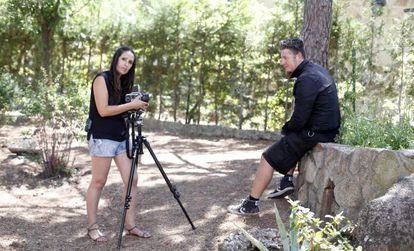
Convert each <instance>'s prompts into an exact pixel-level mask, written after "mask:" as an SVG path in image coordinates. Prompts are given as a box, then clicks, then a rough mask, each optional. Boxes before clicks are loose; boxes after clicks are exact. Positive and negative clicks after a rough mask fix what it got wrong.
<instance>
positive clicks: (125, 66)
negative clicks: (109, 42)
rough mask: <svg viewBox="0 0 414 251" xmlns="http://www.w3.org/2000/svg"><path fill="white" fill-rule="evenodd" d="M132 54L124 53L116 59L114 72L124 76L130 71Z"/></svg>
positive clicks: (132, 60) (132, 61)
mask: <svg viewBox="0 0 414 251" xmlns="http://www.w3.org/2000/svg"><path fill="white" fill-rule="evenodd" d="M134 59H135V58H134V54H133V53H132V52H131V51H124V52H123V53H122V54H121V56H120V57H119V58H118V63H117V64H116V71H117V72H118V73H119V74H120V75H125V74H127V73H128V71H129V69H131V67H132V64H133V63H134Z"/></svg>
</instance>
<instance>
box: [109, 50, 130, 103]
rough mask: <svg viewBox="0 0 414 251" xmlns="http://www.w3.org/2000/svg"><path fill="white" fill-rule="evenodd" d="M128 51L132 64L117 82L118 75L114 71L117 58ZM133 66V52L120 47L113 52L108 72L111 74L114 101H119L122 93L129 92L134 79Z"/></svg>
mask: <svg viewBox="0 0 414 251" xmlns="http://www.w3.org/2000/svg"><path fill="white" fill-rule="evenodd" d="M126 51H130V52H132V54H133V55H134V62H133V63H132V66H131V69H129V71H128V72H127V74H125V75H123V76H121V78H120V80H121V81H119V80H118V79H119V73H118V72H117V70H116V65H117V64H118V60H119V57H120V56H121V55H122V53H124V52H126ZM135 65H136V57H135V53H134V51H133V50H132V49H131V48H130V47H126V46H122V47H120V48H118V49H117V50H116V51H115V54H114V56H113V57H112V61H111V66H110V69H109V71H110V72H111V77H112V83H113V86H114V94H115V99H116V100H119V99H120V98H121V95H122V94H123V92H126V93H128V92H131V90H132V85H133V84H134V78H135Z"/></svg>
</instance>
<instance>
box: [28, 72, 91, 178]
mask: <svg viewBox="0 0 414 251" xmlns="http://www.w3.org/2000/svg"><path fill="white" fill-rule="evenodd" d="M83 96H84V95H82V94H81V93H80V91H79V90H78V89H77V88H76V86H75V87H72V88H66V89H65V92H61V91H60V85H59V80H58V79H55V81H54V82H53V83H50V82H49V81H46V79H43V80H41V81H40V82H39V83H38V84H37V85H36V87H35V88H27V90H26V91H25V93H24V97H23V99H22V104H21V106H22V114H24V115H25V116H27V117H29V118H30V119H31V120H32V121H33V122H35V124H36V130H35V132H34V133H33V137H34V139H35V140H36V143H37V144H38V145H39V147H40V149H41V152H42V164H43V167H44V174H45V176H46V177H51V176H56V175H68V174H69V175H70V174H71V173H72V172H73V170H72V168H71V167H70V164H71V160H72V158H71V155H70V153H71V145H72V142H73V140H74V139H75V137H76V136H77V135H78V134H79V131H80V128H81V125H82V124H83V120H84V118H85V113H86V112H85V111H86V110H87V109H85V101H84V97H83Z"/></svg>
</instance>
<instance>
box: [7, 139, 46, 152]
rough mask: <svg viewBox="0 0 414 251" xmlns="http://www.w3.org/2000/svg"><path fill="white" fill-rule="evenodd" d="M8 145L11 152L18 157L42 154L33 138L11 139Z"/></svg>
mask: <svg viewBox="0 0 414 251" xmlns="http://www.w3.org/2000/svg"><path fill="white" fill-rule="evenodd" d="M6 145H7V148H8V149H9V151H10V152H12V153H15V154H17V155H23V154H39V153H40V152H41V150H40V148H39V147H38V146H37V144H36V142H35V141H34V140H33V139H31V138H15V139H11V140H10V141H9V142H7V144H6Z"/></svg>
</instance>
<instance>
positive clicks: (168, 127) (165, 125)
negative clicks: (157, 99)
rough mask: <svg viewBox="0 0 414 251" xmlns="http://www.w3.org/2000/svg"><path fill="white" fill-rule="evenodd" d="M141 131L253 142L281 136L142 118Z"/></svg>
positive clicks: (255, 131)
mask: <svg viewBox="0 0 414 251" xmlns="http://www.w3.org/2000/svg"><path fill="white" fill-rule="evenodd" d="M143 130H144V131H145V130H154V131H165V132H169V133H173V134H180V135H184V136H188V137H199V136H201V137H223V138H237V139H254V140H257V139H265V140H274V141H276V140H279V139H280V137H281V135H280V134H279V133H277V132H264V131H258V130H239V129H236V128H230V127H224V126H214V125H192V124H190V125H186V124H181V123H174V122H167V121H160V120H155V119H147V118H144V120H143Z"/></svg>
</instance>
